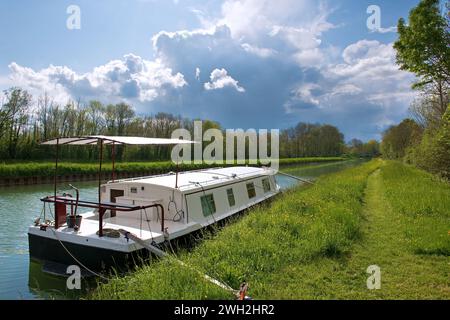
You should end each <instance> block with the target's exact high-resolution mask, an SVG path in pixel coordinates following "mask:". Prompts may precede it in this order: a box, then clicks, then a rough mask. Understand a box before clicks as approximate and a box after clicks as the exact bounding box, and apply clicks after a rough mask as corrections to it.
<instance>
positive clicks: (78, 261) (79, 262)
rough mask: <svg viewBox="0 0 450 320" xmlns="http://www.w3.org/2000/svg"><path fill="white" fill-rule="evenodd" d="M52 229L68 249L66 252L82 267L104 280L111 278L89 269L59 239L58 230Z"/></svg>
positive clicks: (57, 238)
mask: <svg viewBox="0 0 450 320" xmlns="http://www.w3.org/2000/svg"><path fill="white" fill-rule="evenodd" d="M50 229H51V230H52V231H53V234H54V235H55V238H56V240H58V242H59V243H60V244H61V246H62V247H63V248H64V250H66V252H67V253H68V254H69V255H70V256H71V257H72V259H73V260H75V261H76V262H77V263H78V264H79V265H80V266H81V267H83V268H84V269H86V270H87V271H89V272H90V273H92V274H93V275H95V276H97V277H100V278H102V279H104V280H107V281H109V280H110V279H109V278H106V277H105V276H103V275H101V274H99V273H97V272H95V271H92V270H91V269H89V268H88V267H86V266H85V265H84V264H83V263H81V261H80V260H78V259H77V258H76V257H75V256H74V255H73V254H72V253H71V252H70V251H69V249H67V248H66V246H65V245H64V243H63V242H62V241H61V240H60V239H59V237H58V235H57V233H56V231H55V230H53V229H52V228H50Z"/></svg>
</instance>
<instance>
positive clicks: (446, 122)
mask: <svg viewBox="0 0 450 320" xmlns="http://www.w3.org/2000/svg"><path fill="white" fill-rule="evenodd" d="M449 10H450V3H449V2H446V5H445V6H442V7H441V5H440V1H439V0H422V1H421V2H420V3H419V4H418V5H417V7H415V8H414V9H413V10H411V12H410V15H409V19H408V20H409V21H408V23H406V22H405V21H404V20H403V19H400V21H399V23H398V32H399V39H398V41H397V42H396V43H395V45H394V48H395V49H396V51H397V63H398V65H399V66H400V68H401V69H403V70H408V71H410V72H413V73H414V74H415V75H416V77H417V81H416V83H414V85H413V88H414V89H416V90H417V91H418V92H419V93H420V95H419V97H418V98H417V99H416V100H415V101H414V102H413V103H412V105H411V107H410V111H411V115H412V117H413V119H405V120H403V121H402V122H401V123H400V124H399V125H396V126H392V127H391V128H389V129H388V130H386V132H385V133H384V135H383V141H382V144H381V149H382V153H383V156H384V157H386V158H388V159H403V160H404V161H405V162H407V163H411V164H414V165H415V166H417V167H419V168H422V169H424V170H427V171H429V172H432V173H434V174H437V175H440V176H441V177H445V178H447V179H450V46H449V45H448V44H449V43H450V14H449ZM424 21H427V23H424Z"/></svg>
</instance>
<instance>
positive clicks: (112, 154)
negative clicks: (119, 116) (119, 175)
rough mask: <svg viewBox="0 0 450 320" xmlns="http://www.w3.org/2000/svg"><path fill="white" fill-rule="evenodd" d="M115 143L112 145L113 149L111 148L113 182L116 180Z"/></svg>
mask: <svg viewBox="0 0 450 320" xmlns="http://www.w3.org/2000/svg"><path fill="white" fill-rule="evenodd" d="M114 143H115V142H114V141H113V143H112V148H111V158H112V182H114V179H115V174H114V162H115V157H116V155H115V152H114Z"/></svg>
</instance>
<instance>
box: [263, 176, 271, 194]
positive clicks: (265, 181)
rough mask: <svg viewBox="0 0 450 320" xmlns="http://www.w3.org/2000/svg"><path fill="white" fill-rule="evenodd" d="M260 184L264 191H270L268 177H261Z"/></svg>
mask: <svg viewBox="0 0 450 320" xmlns="http://www.w3.org/2000/svg"><path fill="white" fill-rule="evenodd" d="M262 184H263V189H264V193H266V192H269V191H270V182H269V179H268V178H265V179H262Z"/></svg>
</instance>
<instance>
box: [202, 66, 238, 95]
mask: <svg viewBox="0 0 450 320" xmlns="http://www.w3.org/2000/svg"><path fill="white" fill-rule="evenodd" d="M209 78H210V79H211V81H210V82H206V83H205V84H204V87H205V89H206V90H216V89H223V88H225V87H232V88H234V89H236V91H238V92H245V89H244V88H243V87H241V86H239V84H238V81H236V80H234V79H233V78H232V77H231V76H229V75H228V72H227V70H225V69H223V68H222V69H214V70H213V71H212V72H211V75H210V77H209Z"/></svg>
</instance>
